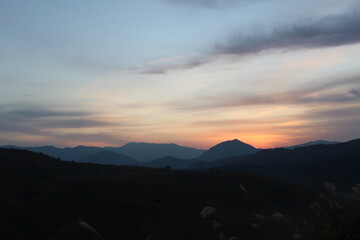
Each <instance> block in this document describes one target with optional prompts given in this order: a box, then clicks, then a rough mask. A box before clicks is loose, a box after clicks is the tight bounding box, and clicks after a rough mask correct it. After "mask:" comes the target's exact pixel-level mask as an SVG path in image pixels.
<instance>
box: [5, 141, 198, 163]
mask: <svg viewBox="0 0 360 240" xmlns="http://www.w3.org/2000/svg"><path fill="white" fill-rule="evenodd" d="M2 147H4V148H14V149H24V150H29V151H34V152H41V153H44V154H47V155H49V156H52V157H55V158H60V159H62V160H68V161H77V160H78V159H81V158H85V157H89V156H91V155H94V154H97V153H99V152H101V151H112V152H116V153H119V154H123V155H126V156H128V157H131V158H133V159H135V160H136V161H139V162H150V161H151V160H153V159H155V158H161V157H165V156H172V157H175V158H183V159H193V158H197V157H198V156H200V155H201V154H202V153H203V152H204V151H203V150H199V149H196V148H190V147H183V146H179V145H177V144H160V143H128V144H125V145H124V146H122V147H103V148H101V147H87V146H77V147H73V148H71V147H66V148H57V147H54V146H40V147H19V146H13V145H5V146H2Z"/></svg>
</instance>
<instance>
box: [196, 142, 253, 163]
mask: <svg viewBox="0 0 360 240" xmlns="http://www.w3.org/2000/svg"><path fill="white" fill-rule="evenodd" d="M257 151H258V150H257V149H256V148H254V147H253V146H251V145H249V144H246V143H243V142H241V141H239V140H237V139H234V140H232V141H226V142H222V143H219V144H217V145H215V146H213V147H211V148H210V149H209V150H208V151H206V152H204V153H203V154H201V155H200V157H199V158H198V160H200V161H205V162H211V161H215V160H217V159H222V158H226V157H234V156H242V155H247V154H251V153H255V152H257Z"/></svg>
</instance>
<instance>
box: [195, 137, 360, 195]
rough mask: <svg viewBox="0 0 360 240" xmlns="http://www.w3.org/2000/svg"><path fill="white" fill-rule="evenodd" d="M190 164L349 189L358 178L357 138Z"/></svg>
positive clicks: (359, 145) (359, 142)
mask: <svg viewBox="0 0 360 240" xmlns="http://www.w3.org/2000/svg"><path fill="white" fill-rule="evenodd" d="M191 168H192V169H198V170H199V169H209V168H220V169H223V170H225V169H227V170H242V171H246V172H252V173H256V174H261V175H268V176H272V177H276V178H280V179H283V180H286V181H293V182H299V183H305V184H307V185H311V186H315V187H322V185H323V183H324V182H325V181H328V182H334V183H335V184H336V185H337V186H338V187H339V189H341V190H342V191H343V192H347V193H349V192H350V191H351V187H352V186H354V185H355V184H356V183H359V182H360V139H356V140H352V141H348V142H345V143H338V144H331V145H323V144H320V145H313V146H308V147H299V148H295V149H284V148H276V149H266V150H262V151H260V152H257V153H255V154H251V155H247V156H243V157H234V158H226V159H221V160H218V161H215V162H211V163H205V162H204V163H194V164H193V165H192V166H191Z"/></svg>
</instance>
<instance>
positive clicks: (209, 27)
mask: <svg viewBox="0 0 360 240" xmlns="http://www.w3.org/2000/svg"><path fill="white" fill-rule="evenodd" d="M0 9H1V10H0V11H1V12H0V53H1V58H0V84H1V86H2V87H1V88H0V97H1V102H0V121H1V123H2V124H1V125H2V126H0V144H17V145H26V146H34V145H43V144H46V145H48V144H54V145H58V146H75V145H79V144H83V145H98V146H105V145H115V146H117V145H122V144H124V143H126V142H129V141H145V142H175V143H179V144H182V145H188V146H195V147H199V148H207V147H210V146H212V145H214V144H216V143H218V142H220V141H225V140H228V139H234V138H238V139H240V140H243V141H245V142H248V143H250V144H253V145H254V146H256V147H276V146H284V145H290V144H295V143H299V142H304V141H309V140H314V139H319V138H323V139H329V140H339V141H345V140H350V139H353V138H358V137H359V135H360V129H359V127H358V126H359V125H360V111H359V110H360V79H359V78H360V44H359V42H360V28H359V27H358V26H359V24H360V1H358V0H353V1H335V0H326V1H325V0H319V1H316V2H315V3H314V2H313V1H285V0H269V1H262V0H252V1H251V0H222V1H219V0H149V1H139V0H132V1H127V0H122V1H110V0H109V1H101V2H100V1H95V0H87V1H85V0H82V1H80V0H78V1H67V0H63V1H45V0H32V1H25V0H0Z"/></svg>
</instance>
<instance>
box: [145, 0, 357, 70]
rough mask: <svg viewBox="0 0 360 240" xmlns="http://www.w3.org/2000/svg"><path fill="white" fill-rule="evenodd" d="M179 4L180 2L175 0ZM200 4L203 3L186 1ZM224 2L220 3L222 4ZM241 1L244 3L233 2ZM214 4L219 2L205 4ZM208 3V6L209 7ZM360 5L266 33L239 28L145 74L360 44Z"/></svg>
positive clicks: (150, 67) (151, 67) (149, 67)
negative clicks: (222, 60)
mask: <svg viewBox="0 0 360 240" xmlns="http://www.w3.org/2000/svg"><path fill="white" fill-rule="evenodd" d="M175 2H178V1H175ZM186 2H189V3H190V2H191V3H192V4H200V3H201V2H202V1H186ZM220 2H221V1H220ZM230 2H241V1H230ZM205 3H206V4H208V5H210V6H211V5H212V4H215V3H217V1H204V4H205ZM206 4H205V5H206ZM359 22H360V4H357V5H355V6H354V7H353V8H352V9H351V10H349V11H348V12H346V13H343V14H337V15H330V16H326V17H322V18H318V19H316V18H313V19H310V20H303V21H301V22H298V23H297V24H293V25H283V26H279V27H277V28H274V29H273V30H270V31H268V30H266V31H265V30H264V31H263V33H262V34H261V33H259V32H257V33H256V34H252V35H251V34H243V31H242V30H241V29H240V30H239V31H238V32H237V33H233V34H231V37H229V38H228V39H227V40H226V41H223V42H218V43H216V44H214V46H213V47H209V49H208V51H207V52H205V53H203V55H201V56H195V57H193V58H192V59H190V60H185V61H183V62H178V61H175V62H172V63H167V64H157V65H148V66H145V68H143V67H142V68H141V69H144V70H141V69H140V70H139V72H140V73H144V74H166V73H167V72H169V71H174V70H181V69H192V68H195V67H199V66H201V65H204V64H207V63H209V62H213V61H216V59H218V58H219V57H221V56H224V55H233V56H238V57H245V56H249V55H253V54H257V53H260V52H264V51H269V50H286V51H289V50H294V49H314V48H325V47H336V46H342V45H348V44H356V43H359V42H360V28H359Z"/></svg>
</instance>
